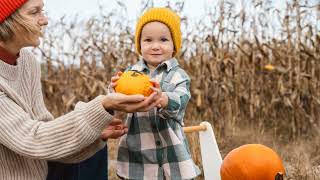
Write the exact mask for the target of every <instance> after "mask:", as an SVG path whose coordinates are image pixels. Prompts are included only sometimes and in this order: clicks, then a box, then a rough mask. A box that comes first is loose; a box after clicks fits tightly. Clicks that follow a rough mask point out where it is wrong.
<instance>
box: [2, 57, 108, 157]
mask: <svg viewBox="0 0 320 180" xmlns="http://www.w3.org/2000/svg"><path fill="white" fill-rule="evenodd" d="M31 58H32V57H31ZM31 58H30V59H31ZM28 62H29V63H30V64H28V69H29V70H30V71H31V72H32V73H31V76H30V78H31V81H29V82H30V83H29V84H26V85H25V86H29V87H30V86H31V87H30V89H31V92H32V93H31V95H32V99H33V103H32V111H33V113H34V116H32V115H30V114H28V113H26V112H25V111H24V110H23V109H22V108H21V107H20V106H19V105H18V104H17V103H16V102H15V101H13V100H12V99H11V98H10V97H9V96H8V95H7V94H5V93H3V92H1V91H0V114H1V116H0V144H2V145H4V146H5V147H7V148H8V149H11V150H12V151H14V152H16V153H17V154H19V155H21V156H25V157H29V158H36V159H46V160H63V161H78V160H83V159H86V158H88V157H90V156H91V155H92V154H94V153H95V152H96V151H98V150H99V149H101V148H102V147H103V144H102V143H101V142H100V140H99V139H100V134H101V131H102V130H103V128H104V127H105V126H106V125H107V124H108V123H109V122H110V121H111V120H112V118H113V117H112V116H111V115H110V114H109V113H108V112H107V111H105V109H104V108H103V106H102V104H101V101H102V98H103V96H98V97H96V98H95V99H93V100H92V101H90V102H88V103H79V104H77V105H76V108H75V109H74V110H73V111H71V112H70V113H68V114H66V115H63V116H61V117H58V118H56V119H53V116H52V115H51V114H50V113H49V112H48V110H47V109H46V107H45V105H44V102H43V96H42V90H41V81H40V65H39V64H38V63H36V61H35V60H34V59H33V60H30V61H28ZM26 72H28V71H26Z"/></svg>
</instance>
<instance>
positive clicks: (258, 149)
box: [220, 144, 285, 180]
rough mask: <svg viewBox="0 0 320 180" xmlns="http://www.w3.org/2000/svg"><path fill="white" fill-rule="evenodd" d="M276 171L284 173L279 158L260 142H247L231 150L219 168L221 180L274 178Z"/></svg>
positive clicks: (262, 179) (263, 179) (267, 179)
mask: <svg viewBox="0 0 320 180" xmlns="http://www.w3.org/2000/svg"><path fill="white" fill-rule="evenodd" d="M277 173H281V174H283V175H284V174H285V169H284V167H283V164H282V161H281V159H280V158H279V156H278V155H277V153H275V152H274V151H273V150H272V149H270V148H268V147H266V146H264V145H261V144H247V145H243V146H240V147H238V148H236V149H234V150H232V151H231V152H229V153H228V154H227V156H226V157H225V159H224V160H223V162H222V165H221V169H220V174H221V179H222V180H275V177H276V176H277Z"/></svg>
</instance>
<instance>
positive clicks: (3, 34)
mask: <svg viewBox="0 0 320 180" xmlns="http://www.w3.org/2000/svg"><path fill="white" fill-rule="evenodd" d="M22 32H29V33H32V32H36V27H34V25H31V23H29V21H28V19H27V18H25V17H23V16H22V15H21V14H20V13H19V10H17V11H16V12H14V13H13V14H12V15H11V16H9V17H8V18H7V19H6V20H5V21H3V22H2V23H0V41H2V42H7V41H9V40H12V39H13V38H14V37H15V36H16V34H18V33H19V34H21V35H25V34H26V33H22Z"/></svg>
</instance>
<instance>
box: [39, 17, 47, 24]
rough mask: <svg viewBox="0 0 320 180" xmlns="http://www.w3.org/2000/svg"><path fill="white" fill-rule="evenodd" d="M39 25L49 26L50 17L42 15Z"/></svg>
mask: <svg viewBox="0 0 320 180" xmlns="http://www.w3.org/2000/svg"><path fill="white" fill-rule="evenodd" d="M39 25H40V26H46V25H48V17H47V16H45V15H42V17H41V18H40V19H39Z"/></svg>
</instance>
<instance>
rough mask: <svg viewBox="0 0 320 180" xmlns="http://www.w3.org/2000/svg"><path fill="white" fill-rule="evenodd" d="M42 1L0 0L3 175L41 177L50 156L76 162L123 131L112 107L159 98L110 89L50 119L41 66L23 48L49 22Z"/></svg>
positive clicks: (147, 104)
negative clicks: (44, 97)
mask: <svg viewBox="0 0 320 180" xmlns="http://www.w3.org/2000/svg"><path fill="white" fill-rule="evenodd" d="M43 6H44V4H43V0H0V162H1V163H0V176H1V179H6V180H11V179H12V180H13V179H14V180H20V179H21V180H44V179H46V176H47V173H48V167H47V162H48V161H59V162H63V163H76V162H80V161H82V160H85V159H87V158H89V157H90V156H92V155H93V154H95V153H96V152H97V151H99V150H101V149H102V148H103V147H104V146H105V142H104V141H103V139H107V138H109V137H118V136H120V135H122V134H123V133H124V131H126V128H125V127H124V126H122V123H121V120H118V119H115V118H114V117H113V116H112V115H111V114H112V112H113V111H114V110H117V111H124V112H134V111H148V110H150V109H151V108H153V107H155V106H156V105H157V104H159V102H160V99H159V96H158V95H157V94H156V93H153V94H152V95H151V96H149V97H148V98H145V97H143V96H142V95H133V96H126V95H123V94H117V93H111V94H108V95H101V96H98V97H96V98H95V99H93V100H92V101H90V102H88V103H78V104H77V105H76V107H75V109H74V110H73V111H72V112H70V113H68V114H66V115H63V116H61V117H59V118H56V119H54V118H53V116H52V115H51V114H50V113H49V112H48V110H47V109H46V107H45V105H44V102H43V95H42V91H41V82H40V71H41V70H40V66H39V64H38V63H37V62H36V60H35V58H34V56H33V55H32V54H31V53H30V52H29V51H27V50H23V49H22V48H23V47H27V46H38V45H39V44H40V41H39V38H40V36H41V29H42V27H43V26H45V25H47V23H48V20H47V17H45V16H44V15H43V13H42V11H43ZM108 125H109V126H108ZM119 125H120V126H119ZM116 127H120V129H119V131H117V130H115V129H116Z"/></svg>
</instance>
